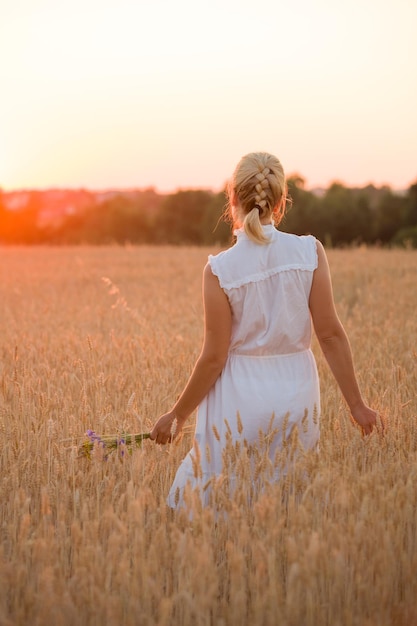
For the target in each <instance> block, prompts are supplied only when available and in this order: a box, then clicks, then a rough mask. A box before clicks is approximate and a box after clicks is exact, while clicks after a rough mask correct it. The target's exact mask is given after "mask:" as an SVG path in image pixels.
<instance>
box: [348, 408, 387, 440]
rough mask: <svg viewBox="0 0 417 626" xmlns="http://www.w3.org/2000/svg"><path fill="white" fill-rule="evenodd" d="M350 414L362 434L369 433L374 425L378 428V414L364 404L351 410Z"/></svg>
mask: <svg viewBox="0 0 417 626" xmlns="http://www.w3.org/2000/svg"><path fill="white" fill-rule="evenodd" d="M351 415H352V417H353V419H354V421H355V422H356V423H357V424H358V426H359V427H360V428H361V430H362V433H363V434H364V435H370V434H371V432H372V431H373V429H374V427H377V428H378V422H377V420H379V414H378V413H377V411H374V410H373V409H371V408H369V406H366V404H364V405H362V406H360V407H358V408H355V409H353V410H351ZM381 424H382V422H381Z"/></svg>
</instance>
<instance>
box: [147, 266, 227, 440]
mask: <svg viewBox="0 0 417 626" xmlns="http://www.w3.org/2000/svg"><path fill="white" fill-rule="evenodd" d="M203 305H204V341H203V348H202V350H201V353H200V356H199V357H198V359H197V362H196V364H195V366H194V369H193V372H192V374H191V376H190V378H189V380H188V382H187V384H186V386H185V388H184V391H183V392H182V394H181V395H180V397H179V398H178V400H177V402H176V403H175V404H174V406H173V408H172V409H171V411H169V412H168V413H165V414H164V415H162V416H161V417H160V418H159V419H158V421H157V422H156V423H155V425H154V427H153V430H152V432H151V439H154V440H155V441H156V443H161V444H165V443H168V442H169V441H171V440H172V439H173V438H174V436H175V435H177V434H178V433H179V432H180V430H181V428H182V427H183V425H184V424H185V422H186V420H187V419H188V417H189V416H190V415H191V413H192V412H193V411H194V409H196V407H197V406H198V405H199V404H200V402H201V401H202V400H203V398H205V396H206V395H207V393H208V392H209V390H210V389H211V387H212V386H213V385H214V383H215V382H216V380H217V378H218V377H219V375H220V373H221V371H222V370H223V367H224V365H225V363H226V359H227V355H228V352H229V345H230V337H231V332H232V312H231V309H230V304H229V301H228V299H227V296H226V294H225V293H224V291H223V289H222V288H221V287H220V285H219V281H218V278H217V276H215V275H214V274H213V273H212V271H211V267H210V265H209V264H207V265H206V267H205V268H204V274H203ZM174 420H177V423H176V429H175V435H173V433H172V432H171V431H172V428H173V423H174Z"/></svg>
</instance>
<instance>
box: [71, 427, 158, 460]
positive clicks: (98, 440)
mask: <svg viewBox="0 0 417 626" xmlns="http://www.w3.org/2000/svg"><path fill="white" fill-rule="evenodd" d="M85 434H86V436H87V439H86V441H84V443H82V444H81V446H80V448H79V450H78V452H79V456H84V457H86V458H87V459H90V458H91V452H92V450H93V449H94V447H95V446H96V447H98V448H103V450H104V451H105V452H104V457H105V458H107V451H109V452H112V451H113V450H118V451H119V452H120V454H121V456H123V455H124V451H125V449H126V448H128V447H129V446H133V445H135V446H138V447H139V446H140V445H141V444H142V441H143V440H144V439H150V436H151V434H150V433H138V434H136V435H128V434H124V435H106V436H100V435H97V433H95V432H94V430H87V432H86V433H85Z"/></svg>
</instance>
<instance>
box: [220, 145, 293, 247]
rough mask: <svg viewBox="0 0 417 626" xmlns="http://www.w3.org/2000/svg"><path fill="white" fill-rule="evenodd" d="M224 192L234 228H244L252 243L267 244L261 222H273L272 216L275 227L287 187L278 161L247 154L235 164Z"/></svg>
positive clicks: (283, 206)
mask: <svg viewBox="0 0 417 626" xmlns="http://www.w3.org/2000/svg"><path fill="white" fill-rule="evenodd" d="M227 191H228V197H229V213H230V214H231V217H232V221H233V224H234V225H235V226H243V228H244V230H245V232H246V234H247V235H248V237H249V238H250V239H251V240H252V241H255V242H256V243H260V244H265V243H268V242H269V239H268V238H267V237H266V236H265V234H264V232H263V229H262V224H261V219H262V218H271V221H272V217H273V214H274V217H275V223H276V224H278V223H279V222H280V221H281V219H282V217H283V215H284V211H285V200H286V184H285V174H284V170H283V168H282V165H281V163H280V161H279V160H278V159H277V158H276V157H275V156H273V155H272V154H268V153H267V152H251V153H250V154H247V155H246V156H244V157H242V159H241V160H240V161H239V163H238V164H237V167H236V169H235V171H234V174H233V177H232V180H231V181H230V183H229V186H228V190H227ZM277 210H278V211H279V212H278V213H277Z"/></svg>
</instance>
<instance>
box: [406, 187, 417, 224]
mask: <svg viewBox="0 0 417 626" xmlns="http://www.w3.org/2000/svg"><path fill="white" fill-rule="evenodd" d="M409 226H417V182H415V183H414V184H413V185H411V186H410V187H409V189H408V192H407V196H406V198H405V200H404V214H403V227H404V228H408V227H409Z"/></svg>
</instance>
